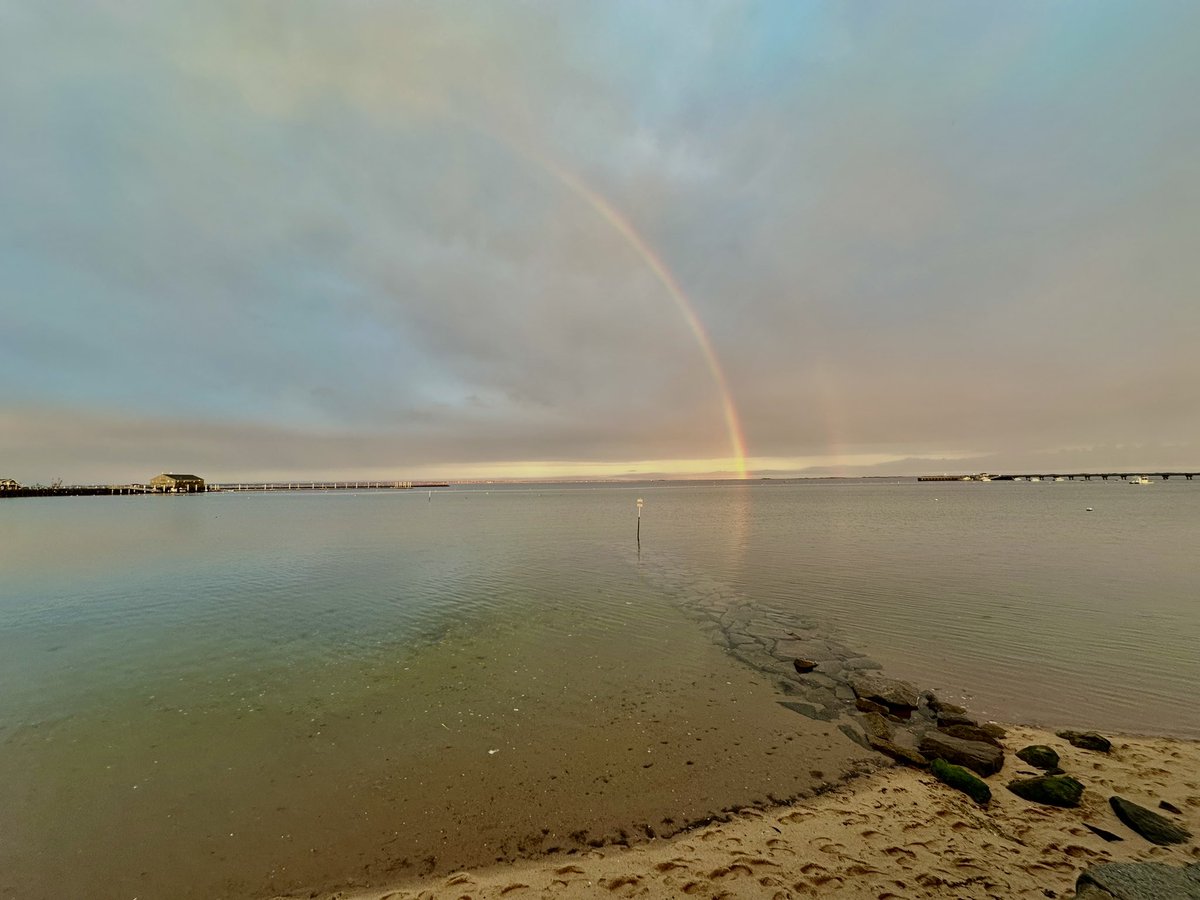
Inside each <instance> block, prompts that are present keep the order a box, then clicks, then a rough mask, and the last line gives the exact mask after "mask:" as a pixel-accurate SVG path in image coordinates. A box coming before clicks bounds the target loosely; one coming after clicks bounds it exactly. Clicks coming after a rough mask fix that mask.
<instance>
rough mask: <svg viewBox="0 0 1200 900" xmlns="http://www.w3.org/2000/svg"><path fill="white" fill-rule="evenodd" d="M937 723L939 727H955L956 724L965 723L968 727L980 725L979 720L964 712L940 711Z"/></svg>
mask: <svg viewBox="0 0 1200 900" xmlns="http://www.w3.org/2000/svg"><path fill="white" fill-rule="evenodd" d="M937 724H938V728H953V727H954V726H956V725H965V726H967V727H968V728H978V727H979V723H978V722H976V721H975V720H974V719H972V718H971V717H970V716H968V715H966V714H963V713H938V714H937Z"/></svg>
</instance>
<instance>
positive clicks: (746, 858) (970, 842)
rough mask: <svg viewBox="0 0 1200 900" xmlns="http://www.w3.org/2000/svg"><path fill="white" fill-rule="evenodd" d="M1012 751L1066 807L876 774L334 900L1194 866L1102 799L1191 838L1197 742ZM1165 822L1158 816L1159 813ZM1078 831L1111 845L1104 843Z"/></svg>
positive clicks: (1068, 876) (975, 881)
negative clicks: (1063, 776) (1057, 779)
mask: <svg viewBox="0 0 1200 900" xmlns="http://www.w3.org/2000/svg"><path fill="white" fill-rule="evenodd" d="M1005 743H1006V745H1007V746H1008V747H1010V748H1019V747H1023V746H1026V745H1028V744H1032V743H1043V744H1048V745H1050V746H1052V747H1055V748H1056V749H1057V750H1058V751H1059V753H1060V755H1061V756H1062V759H1063V766H1064V767H1065V768H1066V769H1067V770H1068V771H1069V772H1072V773H1075V774H1077V775H1078V777H1079V778H1080V779H1081V780H1082V781H1083V782H1084V783H1085V785H1086V790H1085V793H1084V795H1083V800H1082V804H1081V806H1080V807H1079V808H1077V809H1057V808H1054V807H1047V806H1038V805H1035V804H1032V803H1028V802H1026V801H1024V800H1021V799H1020V798H1018V797H1016V796H1015V795H1013V794H1012V793H1010V792H1009V791H1007V790H1006V789H1005V788H1004V787H1003V785H1004V784H1005V783H1006V782H1007V780H1008V779H1010V778H1012V777H1014V775H1015V774H1016V773H1017V772H1018V771H1021V770H1024V769H1026V768H1027V767H1025V766H1024V765H1023V764H1022V763H1021V762H1020V761H1019V760H1016V759H1015V758H1014V757H1011V756H1010V758H1009V760H1008V762H1007V763H1006V765H1005V767H1004V769H1003V770H1002V771H1001V772H1000V773H999V774H997V775H995V776H992V777H991V778H990V779H988V782H989V784H990V785H991V787H992V793H993V800H992V803H991V805H990V806H989V807H988V808H987V809H981V808H980V807H978V806H976V805H975V803H974V802H973V801H971V800H969V799H968V798H967V797H965V796H964V795H963V794H960V793H958V792H957V791H954V790H952V789H950V788H948V787H946V786H945V785H942V784H940V783H939V782H937V781H936V780H935V779H934V778H933V777H932V776H931V775H929V774H928V773H926V772H920V771H916V770H913V769H901V768H886V769H884V770H881V771H879V772H877V773H874V774H871V775H868V776H865V777H863V778H859V779H856V780H853V781H852V782H850V783H847V784H844V785H841V786H839V787H837V788H835V789H834V790H832V791H830V792H828V793H825V794H822V795H820V796H818V797H815V798H811V799H805V800H800V801H797V802H795V803H791V804H786V805H784V806H781V807H777V808H773V809H770V810H766V811H763V810H743V811H741V812H739V813H738V814H737V815H736V816H735V817H734V818H733V819H732V820H731V821H729V822H725V823H714V824H711V825H708V826H706V827H703V828H700V829H697V830H695V831H692V832H689V833H686V834H681V835H678V836H677V837H674V838H671V839H668V840H655V841H646V842H643V843H641V844H639V845H637V846H635V847H631V848H623V847H604V848H599V849H589V850H586V851H582V852H576V853H559V854H554V855H552V856H547V857H545V858H542V859H537V860H529V861H526V862H521V863H518V864H515V865H507V866H493V867H490V868H484V869H476V870H471V871H464V872H458V873H454V874H453V875H451V876H449V877H442V878H437V879H425V880H416V881H403V882H398V883H397V884H395V885H394V886H392V887H391V888H389V889H387V890H374V891H367V892H361V893H347V894H343V895H339V896H341V897H344V898H345V900H417V898H421V900H426V898H464V897H469V898H495V897H506V898H521V897H556V898H563V897H565V898H585V897H600V896H613V897H649V898H666V897H681V896H685V897H697V898H713V900H715V898H722V897H723V898H743V897H744V898H771V900H782V898H792V897H796V898H800V897H834V896H836V897H839V898H863V900H865V898H871V900H889V898H891V900H899V898H911V897H918V898H923V897H928V898H990V897H1005V898H1029V900H1033V898H1045V897H1060V898H1063V897H1070V896H1072V895H1073V888H1074V884H1075V880H1076V878H1077V877H1078V875H1079V873H1080V872H1081V871H1082V870H1083V869H1085V868H1087V867H1088V866H1091V865H1096V864H1099V863H1103V862H1110V861H1118V862H1125V861H1135V860H1154V861H1158V862H1165V863H1170V864H1183V863H1189V862H1195V861H1196V860H1198V859H1200V845H1198V844H1197V843H1196V842H1195V841H1192V842H1190V843H1188V844H1184V845H1178V846H1173V847H1158V846H1155V845H1153V844H1151V843H1149V842H1147V841H1145V840H1144V839H1142V838H1140V837H1138V836H1137V835H1136V834H1134V833H1133V832H1132V831H1130V830H1129V829H1128V828H1126V827H1125V826H1123V825H1122V824H1121V823H1120V822H1119V821H1118V820H1117V819H1116V817H1115V816H1114V815H1113V813H1112V811H1111V810H1110V808H1109V805H1108V797H1109V796H1110V795H1111V794H1113V793H1119V794H1121V795H1122V796H1124V797H1126V798H1128V799H1131V800H1133V801H1135V802H1138V803H1141V804H1142V805H1144V806H1147V807H1150V808H1155V807H1157V804H1158V801H1159V800H1168V801H1169V802H1171V803H1173V804H1174V805H1176V806H1177V807H1178V808H1179V809H1180V810H1181V811H1182V814H1181V815H1178V816H1174V815H1170V818H1171V819H1172V820H1173V821H1175V822H1178V823H1180V824H1183V825H1185V826H1186V827H1187V828H1189V829H1190V830H1191V831H1192V833H1193V834H1194V835H1200V742H1195V741H1176V740H1170V739H1166V738H1147V737H1127V736H1117V737H1114V740H1113V746H1114V749H1113V752H1112V754H1109V755H1105V754H1098V753H1092V752H1089V751H1086V750H1081V749H1077V748H1074V747H1071V746H1070V745H1068V744H1067V742H1066V741H1064V740H1062V739H1060V738H1057V737H1056V736H1055V735H1054V734H1053V733H1051V732H1047V731H1044V730H1041V729H1036V728H1028V727H1021V726H1015V727H1010V728H1009V732H1008V738H1007V739H1006V741H1005ZM1164 815H1168V814H1166V813H1164ZM1085 822H1087V823H1091V824H1094V825H1097V826H1098V827H1100V828H1103V829H1106V830H1108V831H1111V832H1113V833H1116V834H1118V835H1120V836H1121V837H1123V838H1124V840H1123V841H1120V842H1116V843H1107V842H1105V841H1104V840H1102V839H1101V838H1100V837H1098V836H1096V835H1095V834H1093V833H1092V832H1091V831H1089V830H1088V829H1086V828H1085V827H1084V824H1083V823H1085Z"/></svg>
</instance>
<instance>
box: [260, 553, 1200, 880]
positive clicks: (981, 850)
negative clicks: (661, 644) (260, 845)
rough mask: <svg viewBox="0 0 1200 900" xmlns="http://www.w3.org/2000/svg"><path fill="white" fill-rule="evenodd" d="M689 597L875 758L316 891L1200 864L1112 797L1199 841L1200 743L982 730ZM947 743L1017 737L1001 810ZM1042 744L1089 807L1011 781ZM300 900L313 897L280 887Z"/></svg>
mask: <svg viewBox="0 0 1200 900" xmlns="http://www.w3.org/2000/svg"><path fill="white" fill-rule="evenodd" d="M676 577H677V576H676V573H670V572H667V573H658V574H657V576H656V577H651V581H652V582H658V583H657V584H656V586H657V587H658V588H660V589H665V590H667V592H668V593H673V591H672V590H671V588H672V586H673V585H672V582H675V580H676ZM698 584H699V589H697V588H698ZM686 593H687V595H688V596H689V597H692V598H695V597H699V598H700V599H699V601H698V602H691V603H681V606H683V607H684V608H686V609H689V610H690V611H691V612H693V613H695V614H696V616H697V618H699V619H700V620H701V623H702V628H703V629H704V630H705V631H706V632H707V633H708V634H709V636H710V637H711V638H712V639H713V640H714V642H715V643H717V644H719V645H723V646H724V648H725V649H726V650H727V652H728V653H729V654H730V655H731V656H734V657H736V658H737V659H739V660H740V661H741V662H742V663H743V664H745V666H746V667H747V668H748V669H749V670H751V671H754V672H756V673H758V674H760V675H763V676H766V677H768V678H770V680H771V681H772V682H773V686H774V688H775V702H776V703H777V704H778V705H779V706H782V707H784V708H786V709H789V710H791V711H792V712H795V713H799V714H800V715H799V716H798V717H797V719H796V723H797V724H796V731H797V734H800V733H803V732H804V731H805V730H807V729H811V728H813V727H814V726H816V727H820V726H822V725H823V726H825V727H826V728H829V727H831V726H832V727H835V728H836V729H837V730H838V731H839V732H840V733H841V735H842V736H844V737H845V738H847V739H848V740H849V741H851V742H852V743H848V744H847V747H848V748H850V749H851V750H863V751H867V752H868V753H869V754H870V755H869V757H868V759H869V762H867V763H866V764H865V765H861V766H858V767H856V769H855V770H853V771H851V772H849V773H848V774H846V775H845V776H843V777H840V778H836V779H833V780H829V779H825V780H824V784H823V785H819V786H816V787H815V788H814V790H813V791H812V792H811V793H810V795H809V796H805V797H801V798H797V799H792V800H785V801H781V802H778V803H777V804H774V805H768V806H766V807H765V808H764V807H763V806H761V805H756V806H754V807H746V808H742V809H738V810H735V811H729V810H726V811H723V812H720V813H715V814H714V815H713V816H712V817H711V821H709V822H707V823H705V822H703V821H701V823H699V824H695V823H694V824H693V825H691V826H689V827H688V828H686V829H684V830H678V831H676V832H675V833H674V834H672V835H671V836H669V837H657V836H655V835H645V836H643V835H638V836H637V838H636V840H635V841H633V842H629V841H624V840H622V841H619V842H616V843H612V842H608V843H604V844H603V845H601V846H582V847H576V848H571V849H561V850H559V851H557V852H554V853H549V854H545V855H538V854H536V853H535V854H531V855H526V856H525V857H524V858H519V859H517V860H515V861H512V862H505V863H500V864H496V865H488V866H485V867H482V868H478V869H472V870H464V871H459V872H453V873H450V874H444V875H440V876H437V877H435V876H433V875H428V876H425V877H414V878H409V879H406V880H398V881H396V882H394V883H392V884H391V885H390V886H387V887H383V888H378V887H377V888H371V889H369V890H367V889H362V888H353V889H345V890H343V891H335V892H333V893H328V894H317V895H316V896H320V897H323V898H328V900H417V898H422V900H424V898H440V897H447V898H451V897H452V898H461V897H471V898H489V897H551V896H553V897H592V896H607V895H612V896H629V897H634V896H636V897H650V898H666V897H678V896H695V897H708V898H713V900H716V898H722V897H724V898H741V897H763V898H771V900H783V898H789V897H809V896H838V897H849V898H859V897H861V898H872V900H874V898H881V900H883V898H895V900H899V898H908V897H929V898H958V897H962V898H974V897H979V898H985V897H996V896H1003V897H1006V898H1016V897H1023V898H1045V897H1059V898H1063V897H1071V896H1074V886H1075V882H1076V879H1077V878H1078V877H1079V875H1080V873H1081V872H1082V871H1083V870H1085V869H1087V868H1088V867H1089V866H1095V865H1098V864H1103V863H1107V862H1141V861H1156V862H1167V863H1170V864H1173V865H1181V864H1187V863H1194V862H1198V861H1200V846H1198V845H1197V843H1196V841H1195V839H1194V837H1193V838H1192V839H1190V840H1188V841H1186V842H1185V843H1184V844H1182V845H1174V846H1170V847H1162V846H1157V845H1155V844H1152V843H1150V842H1148V841H1147V840H1145V839H1144V838H1143V837H1141V836H1139V835H1138V834H1136V833H1134V832H1133V831H1132V830H1130V828H1128V827H1126V826H1125V825H1124V824H1123V823H1122V822H1121V821H1120V820H1119V819H1118V818H1117V816H1116V814H1115V813H1114V811H1113V809H1112V808H1111V807H1110V804H1109V798H1110V796H1113V795H1119V796H1121V797H1123V798H1125V799H1127V800H1131V801H1133V802H1134V803H1137V804H1139V805H1142V806H1145V807H1147V808H1148V809H1158V807H1157V804H1158V803H1160V802H1161V801H1166V803H1167V804H1168V806H1169V807H1170V808H1171V809H1172V810H1177V811H1178V812H1162V813H1161V814H1162V815H1163V816H1164V817H1166V818H1169V819H1170V820H1171V821H1172V822H1173V823H1174V824H1177V825H1178V826H1180V827H1182V828H1185V829H1187V830H1189V831H1190V832H1191V835H1193V836H1195V835H1200V740H1195V739H1190V738H1176V737H1167V736H1152V735H1132V734H1118V733H1113V734H1110V735H1109V737H1111V738H1112V742H1113V746H1112V752H1111V753H1101V752H1097V751H1095V750H1089V749H1083V748H1081V747H1079V746H1075V745H1074V744H1073V743H1072V742H1069V741H1068V740H1066V739H1065V738H1064V737H1061V736H1059V735H1058V734H1056V733H1054V732H1053V731H1051V730H1049V729H1047V728H1045V727H1041V726H1038V725H1013V726H998V725H996V724H995V723H986V722H977V721H976V720H975V719H973V718H972V717H971V716H970V714H969V713H968V711H967V710H965V709H963V708H962V707H959V706H956V705H954V704H952V703H947V702H944V701H942V700H939V698H937V697H936V696H934V695H933V694H932V693H931V692H929V691H922V690H919V689H918V688H917V687H916V686H914V685H911V684H909V683H907V682H902V681H897V680H896V679H892V678H887V677H886V676H884V675H883V674H882V671H881V670H882V666H881V665H880V664H878V663H876V662H875V661H873V660H871V659H869V658H867V657H864V656H861V655H858V654H856V653H855V651H853V650H852V649H850V648H849V647H846V646H845V645H843V644H841V643H839V642H838V641H836V640H834V639H833V638H832V637H830V635H829V633H828V632H825V631H822V630H821V629H820V628H819V627H818V626H817V625H816V624H815V623H813V622H811V621H804V620H803V619H802V618H801V617H786V618H787V621H783V619H782V618H781V617H778V616H773V615H772V614H770V613H766V612H763V611H761V610H757V609H755V608H754V607H753V605H752V604H750V603H749V602H747V601H746V600H745V598H743V597H740V596H737V595H735V596H732V597H731V596H730V595H729V593H728V592H726V591H723V590H721V589H720V588H719V586H715V585H714V586H713V587H712V589H711V590H710V589H707V588H706V586H705V585H704V579H703V578H700V579H696V578H690V579H688V583H687V585H686ZM947 736H949V737H950V738H951V740H952V741H953V740H958V741H960V742H962V743H964V744H965V745H970V746H969V747H968V748H967V751H968V752H967V756H968V757H969V756H970V753H972V752H974V753H981V752H982V753H984V754H985V755H986V753H987V752H989V750H990V747H989V745H988V744H987V743H985V742H988V741H990V742H992V743H993V744H996V745H998V746H999V745H1002V749H1000V750H997V751H993V752H995V753H996V755H997V756H998V758H999V763H998V765H996V769H997V771H994V772H992V773H991V774H985V778H986V781H985V783H986V784H987V785H988V787H989V788H990V791H991V799H990V801H989V802H988V803H987V805H986V806H981V805H979V804H978V803H976V801H975V800H972V799H971V798H969V797H968V796H967V795H966V794H964V793H961V792H959V791H958V790H955V789H953V788H951V787H949V786H947V785H946V784H943V783H941V782H940V781H939V780H938V779H937V778H936V777H934V775H933V774H931V772H930V770H929V769H928V768H926V766H928V764H929V763H930V762H931V761H932V759H933V758H934V755H933V754H934V752H935V751H937V749H938V744H937V742H938V741H940V740H945V739H946V737H947ZM929 740H932V741H933V743H932V744H931V743H929ZM855 745H858V746H857V747H855ZM1028 745H1045V746H1049V747H1051V748H1053V749H1054V750H1055V751H1056V752H1057V753H1058V755H1059V757H1060V758H1061V762H1060V763H1059V765H1061V767H1062V769H1063V770H1065V773H1066V774H1067V775H1068V776H1071V777H1077V778H1078V779H1079V781H1081V782H1082V783H1083V785H1084V790H1083V796H1082V798H1081V799H1080V800H1079V803H1078V806H1076V807H1074V808H1059V807H1055V806H1048V805H1043V804H1040V803H1034V802H1031V801H1029V800H1026V799H1022V798H1021V797H1019V796H1017V795H1016V794H1014V793H1012V792H1011V791H1010V790H1008V788H1007V785H1008V783H1009V782H1010V781H1011V780H1016V779H1028V778H1030V777H1036V776H1039V775H1042V774H1044V773H1043V772H1042V771H1041V770H1039V769H1037V768H1034V767H1033V766H1032V765H1030V764H1029V763H1027V762H1024V761H1023V760H1022V759H1019V758H1017V756H1016V755H1015V754H1016V752H1017V751H1018V750H1021V749H1022V748H1025V747H1027V746H1028ZM972 748H973V749H972ZM957 749H962V748H956V747H951V748H949V749H945V748H943V749H942V750H941V751H940V752H938V753H937V755H938V756H942V755H943V754H951V755H952V754H953V753H954V752H956V750H957ZM871 751H876V752H871ZM889 757H890V759H889ZM952 761H954V762H962V761H963V760H962V759H953V760H952ZM993 762H995V760H993ZM771 799H772V800H776V799H777V798H774V797H772V798H771ZM1088 825H1091V826H1094V827H1095V828H1096V829H1098V830H1097V831H1092V830H1090V829H1089V828H1088V827H1087V826H1088ZM1101 832H1105V833H1107V834H1108V835H1109V836H1110V837H1111V836H1116V838H1117V839H1116V840H1112V841H1111V842H1110V840H1107V839H1106V838H1105V837H1104V836H1101ZM294 896H295V897H298V896H300V895H279V897H280V898H281V900H282V898H284V897H286V898H288V900H290V898H292V897H294ZM1163 900H1166V898H1163Z"/></svg>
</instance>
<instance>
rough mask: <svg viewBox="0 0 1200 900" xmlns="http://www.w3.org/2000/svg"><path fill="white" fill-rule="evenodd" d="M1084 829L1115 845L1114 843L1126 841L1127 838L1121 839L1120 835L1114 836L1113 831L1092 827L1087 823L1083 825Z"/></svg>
mask: <svg viewBox="0 0 1200 900" xmlns="http://www.w3.org/2000/svg"><path fill="white" fill-rule="evenodd" d="M1083 827H1084V828H1086V829H1087V830H1088V831H1090V832H1091V833H1092V834H1094V835H1096V836H1097V837H1099V838H1101V839H1102V840H1105V841H1108V842H1109V843H1110V844H1111V843H1113V842H1114V841H1123V840H1125V838H1123V837H1121V836H1120V835H1119V834H1113V833H1112V832H1111V831H1108V830H1106V829H1104V828H1100V827H1098V826H1096V825H1091V824H1089V823H1087V822H1084V823H1083Z"/></svg>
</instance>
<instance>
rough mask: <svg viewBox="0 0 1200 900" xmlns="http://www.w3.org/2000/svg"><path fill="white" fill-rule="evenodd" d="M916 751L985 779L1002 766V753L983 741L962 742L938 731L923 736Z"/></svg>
mask: <svg viewBox="0 0 1200 900" xmlns="http://www.w3.org/2000/svg"><path fill="white" fill-rule="evenodd" d="M917 749H918V750H920V751H921V753H922V754H923V755H925V756H927V757H929V758H930V759H938V758H940V759H944V760H946V762H949V763H954V764H955V765H957V766H966V767H967V768H968V769H971V770H972V771H973V772H978V773H979V774H980V775H982V776H984V777H985V778H986V777H987V776H988V775H995V774H996V773H997V772H999V771H1000V769H1001V767H1002V766H1003V765H1004V751H1003V750H1001V749H1000V748H999V747H996V746H995V745H993V744H985V743H983V741H967V740H963V739H962V738H957V737H954V736H953V735H950V734H944V733H942V732H940V731H931V732H929V733H928V734H927V735H925V737H923V738H922V739H921V743H920V744H919V745H918V746H917Z"/></svg>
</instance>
